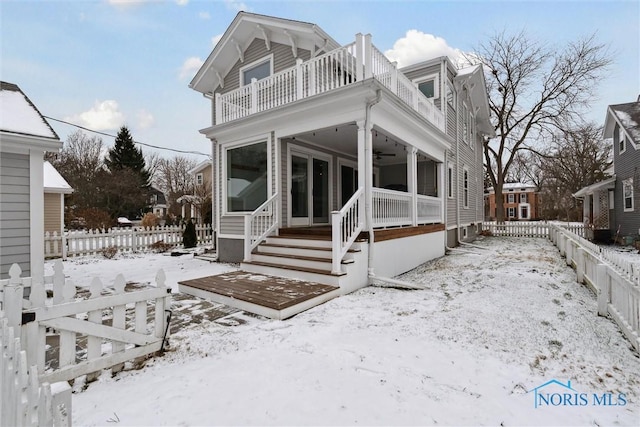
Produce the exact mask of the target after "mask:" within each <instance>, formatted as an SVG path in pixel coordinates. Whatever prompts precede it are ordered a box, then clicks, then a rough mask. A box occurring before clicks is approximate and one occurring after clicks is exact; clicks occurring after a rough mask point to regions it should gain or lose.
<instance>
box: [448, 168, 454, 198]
mask: <svg viewBox="0 0 640 427" xmlns="http://www.w3.org/2000/svg"><path fill="white" fill-rule="evenodd" d="M447 175H448V176H447V197H449V198H450V199H453V166H451V165H450V166H449V167H448V169H447Z"/></svg>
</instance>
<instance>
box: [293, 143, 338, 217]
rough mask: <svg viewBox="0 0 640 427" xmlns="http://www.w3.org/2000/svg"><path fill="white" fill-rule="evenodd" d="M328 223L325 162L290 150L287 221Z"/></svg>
mask: <svg viewBox="0 0 640 427" xmlns="http://www.w3.org/2000/svg"><path fill="white" fill-rule="evenodd" d="M327 223H329V162H328V161H326V160H323V159H318V158H315V157H313V156H311V155H308V154H303V153H295V154H293V153H292V154H291V225H293V226H295V225H299V226H301V225H313V224H327Z"/></svg>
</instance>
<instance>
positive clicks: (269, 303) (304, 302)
mask: <svg viewBox="0 0 640 427" xmlns="http://www.w3.org/2000/svg"><path fill="white" fill-rule="evenodd" d="M178 284H179V287H180V292H183V293H186V294H190V295H194V296H197V297H201V298H206V299H209V300H212V301H215V302H220V303H222V304H226V305H228V306H231V307H234V308H238V309H241V310H244V311H248V312H250V313H254V314H259V315H262V316H266V317H270V318H273V319H286V318H288V317H291V316H293V315H295V314H298V313H300V312H302V311H304V310H307V309H309V308H311V307H314V306H316V305H319V304H322V303H323V302H326V301H328V300H330V299H332V298H334V297H336V296H338V295H339V294H340V289H339V288H338V287H335V286H330V285H324V284H320V283H314V282H305V281H302V280H293V279H286V278H282V277H275V276H267V275H263V274H255V273H247V272H244V271H234V272H231V273H224V274H218V275H215V276H207V277H201V278H198V279H192V280H185V281H182V282H178Z"/></svg>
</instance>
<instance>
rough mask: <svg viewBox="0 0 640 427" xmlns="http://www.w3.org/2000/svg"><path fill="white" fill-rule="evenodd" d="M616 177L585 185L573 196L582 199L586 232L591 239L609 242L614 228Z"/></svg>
mask: <svg viewBox="0 0 640 427" xmlns="http://www.w3.org/2000/svg"><path fill="white" fill-rule="evenodd" d="M615 182H616V177H615V176H613V177H611V178H608V179H606V180H604V181H600V182H597V183H595V184H592V185H590V186H588V187H584V188H582V189H580V190H579V191H578V192H576V193H575V194H574V195H573V196H574V197H575V198H577V199H580V200H582V213H583V218H584V223H585V234H586V237H587V238H588V239H589V240H593V241H596V242H603V243H609V241H610V240H611V236H612V228H613V222H614V221H613V218H614V215H613V212H612V211H613V208H614V189H615Z"/></svg>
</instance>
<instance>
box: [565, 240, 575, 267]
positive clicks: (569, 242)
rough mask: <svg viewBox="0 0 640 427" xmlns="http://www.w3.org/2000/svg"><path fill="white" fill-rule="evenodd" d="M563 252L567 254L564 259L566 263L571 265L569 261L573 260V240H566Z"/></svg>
mask: <svg viewBox="0 0 640 427" xmlns="http://www.w3.org/2000/svg"><path fill="white" fill-rule="evenodd" d="M565 252H566V254H567V256H566V259H565V261H567V265H568V266H569V267H571V261H572V260H573V240H571V239H567V240H566V248H565Z"/></svg>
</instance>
